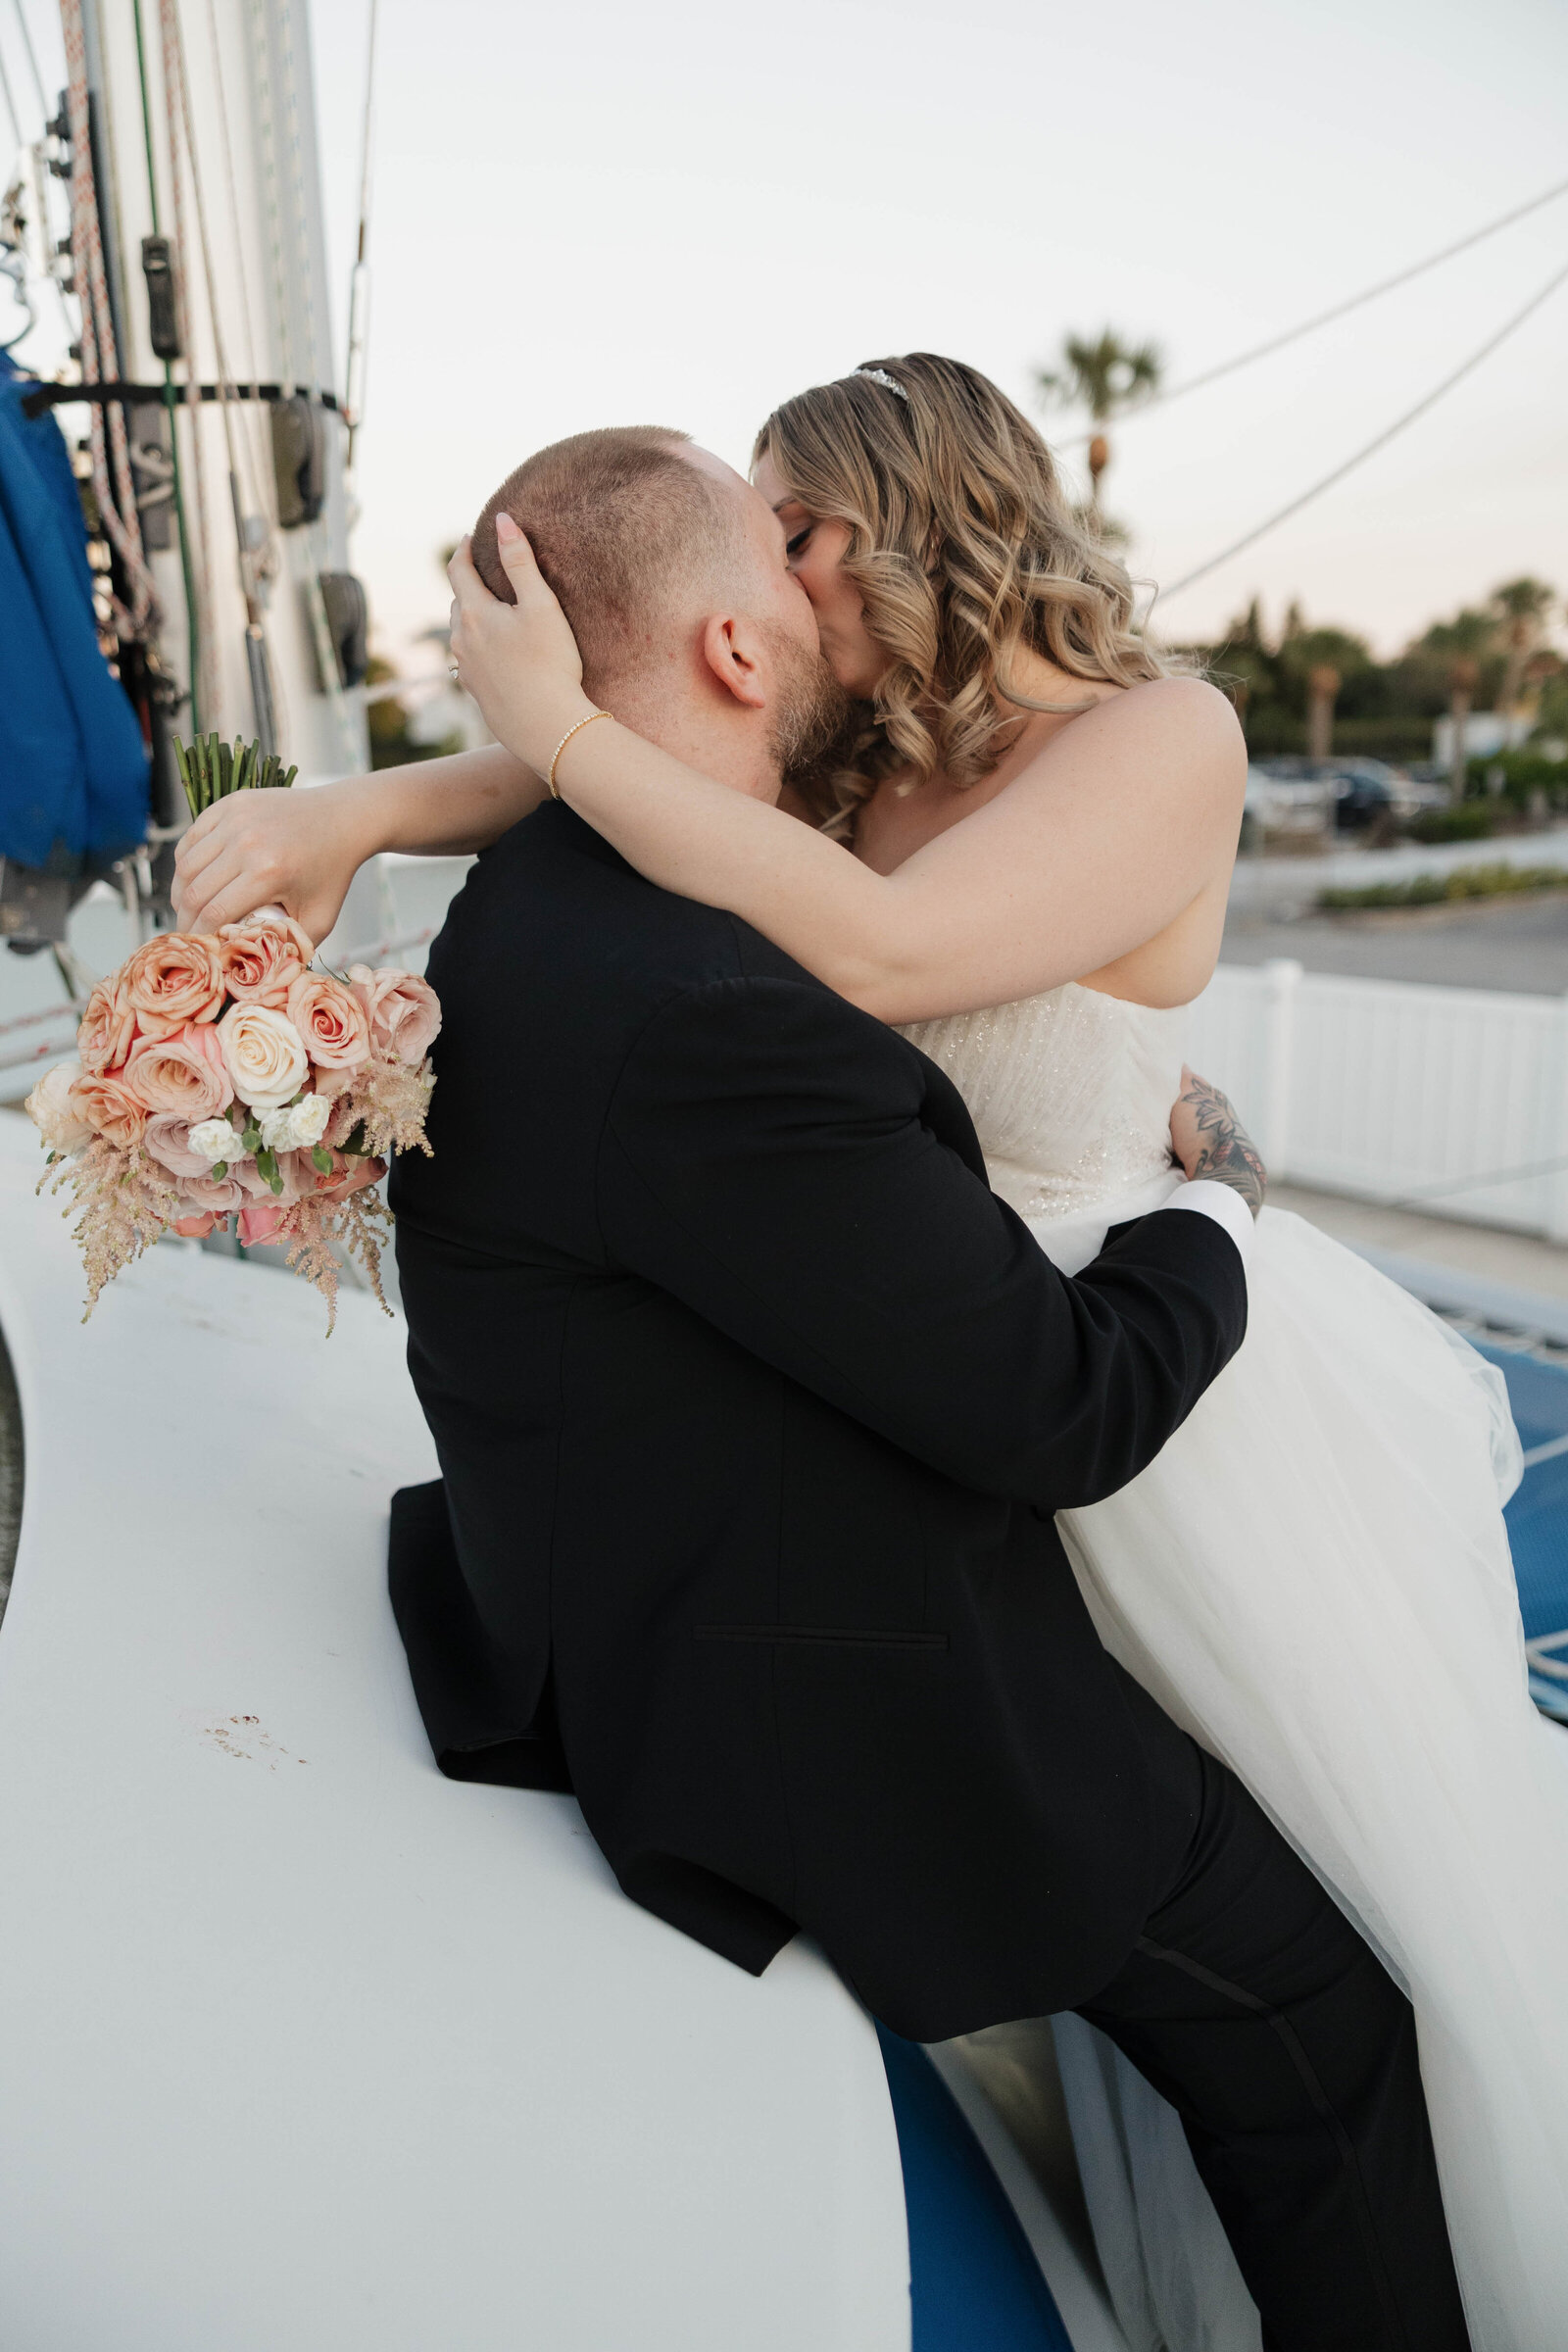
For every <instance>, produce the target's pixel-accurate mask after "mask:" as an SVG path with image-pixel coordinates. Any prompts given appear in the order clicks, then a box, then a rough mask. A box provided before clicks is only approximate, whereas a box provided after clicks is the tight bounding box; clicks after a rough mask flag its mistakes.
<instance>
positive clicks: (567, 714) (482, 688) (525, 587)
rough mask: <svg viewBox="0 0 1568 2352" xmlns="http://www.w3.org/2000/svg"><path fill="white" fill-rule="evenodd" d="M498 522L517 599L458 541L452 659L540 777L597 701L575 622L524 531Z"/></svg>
mask: <svg viewBox="0 0 1568 2352" xmlns="http://www.w3.org/2000/svg"><path fill="white" fill-rule="evenodd" d="M495 527H496V556H497V559H498V561H499V563H500V564H501V568H502V570H503V571H504V572H505V573H506V576H507V580H508V583H509V584H510V586H511V589H512V593H513V597H514V599H515V601H514V602H513V603H512V604H505V603H503V601H502V599H501V598H500V597H498V596H493V595H492V594H491V592H490V590H489V589H488V588H487V587H486V586H485V583H484V581H483V580H482V579H481V577H480V576H479V572H478V569H477V567H476V565H475V564H474V561H473V542H472V539H471V538H468V539H465V540H463V541H461V542H460V544H459V546H458V547H457V548H456V549H455V550H454V552H453V557H452V561H451V563H450V564H448V565H447V577H448V579H449V580H450V581H451V582H452V662H453V667H454V670H455V672H456V674H457V676H458V678H459V680H460V682H461V683H462V685H463V686H464V687H465V688H466V691H467V692H468V693H469V694H471V695H472V697H473V699H474V701H475V702H476V703H477V704H478V706H479V709H480V711H482V712H483V713H484V719H485V724H486V725H487V726H488V727H489V729H490V732H491V734H492V735H493V736H494V737H495V739H496V741H497V742H498V743H500V744H503V745H505V747H506V749H507V750H508V751H509V752H511V753H512V754H513V755H514V757H515V758H516V759H518V760H522V761H523V763H524V764H525V765H526V766H528V767H531V768H532V769H533V771H534V773H535V774H536V775H540V776H543V775H546V774H548V772H549V768H550V761H551V760H552V758H553V756H554V754H555V750H556V746H557V744H558V743H559V742H560V741H561V738H562V736H563V735H564V733H565V731H566V729H567V728H568V727H570V726H572V725H574V724H575V722H576V721H577V720H578V719H579V718H582V717H585V716H586V715H587V714H588V712H589V711H592V710H593V708H594V706H593V704H592V703H590V702H589V700H588V698H587V696H586V695H585V694H584V692H583V685H582V657H581V656H580V655H579V653H578V651H577V640H576V638H575V637H574V636H573V635H572V633H571V623H570V622H569V621H568V620H567V618H566V615H565V613H564V612H563V611H562V609H561V605H560V602H559V600H558V599H557V597H556V594H555V591H554V590H553V589H552V588H551V586H550V583H549V582H548V580H546V578H545V576H544V574H543V572H541V570H540V569H539V566H538V564H537V563H536V562H535V561H534V553H533V549H532V548H531V547H530V546H529V544H528V541H527V538H526V537H525V535H524V534H523V532H522V531H520V530H519V529H518V527H517V525H516V524H515V522H514V521H513V519H512V516H511V515H508V514H506V513H505V512H503V513H501V514H499V515H497V516H496V526H495Z"/></svg>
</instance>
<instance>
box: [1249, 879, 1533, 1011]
mask: <svg viewBox="0 0 1568 2352" xmlns="http://www.w3.org/2000/svg"><path fill="white" fill-rule="evenodd" d="M1220 955H1221V958H1222V960H1223V961H1224V962H1226V963H1266V962H1267V961H1268V959H1269V958H1270V956H1295V957H1296V958H1297V960H1298V961H1299V962H1300V963H1304V964H1305V966H1306V968H1307V970H1308V971H1309V972H1344V973H1347V974H1349V975H1350V976H1352V977H1353V978H1356V979H1360V980H1420V981H1426V982H1431V983H1433V984H1435V985H1437V986H1439V987H1446V988H1499V989H1508V990H1513V991H1517V992H1519V993H1521V994H1523V995H1526V996H1540V997H1555V996H1562V995H1564V994H1568V891H1551V892H1548V893H1547V894H1545V895H1544V896H1543V897H1541V898H1529V899H1479V900H1473V901H1471V902H1470V903H1469V904H1468V905H1459V906H1455V907H1412V908H1410V909H1409V911H1408V912H1392V911H1391V912H1388V913H1380V914H1337V915H1325V914H1317V915H1303V916H1302V917H1301V918H1300V919H1299V921H1297V922H1270V921H1267V920H1264V919H1260V918H1259V917H1257V916H1251V915H1247V914H1243V913H1240V912H1238V911H1236V910H1235V909H1234V908H1233V911H1232V914H1231V918H1230V920H1229V922H1228V923H1227V924H1226V926H1225V945H1224V947H1223V948H1222V949H1221V951H1220Z"/></svg>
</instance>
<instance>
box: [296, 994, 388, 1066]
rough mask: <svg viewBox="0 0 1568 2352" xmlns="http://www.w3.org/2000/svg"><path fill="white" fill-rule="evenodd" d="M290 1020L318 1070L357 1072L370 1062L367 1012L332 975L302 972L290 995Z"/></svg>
mask: <svg viewBox="0 0 1568 2352" xmlns="http://www.w3.org/2000/svg"><path fill="white" fill-rule="evenodd" d="M288 1017H289V1019H290V1020H291V1021H292V1022H293V1024H294V1026H295V1028H296V1029H297V1030H298V1031H299V1033H300V1036H301V1038H302V1039H303V1040H304V1043H305V1051H306V1053H307V1054H309V1055H310V1057H311V1059H312V1061H313V1062H314V1063H315V1064H316V1067H317V1068H318V1069H319V1070H323V1071H329V1072H333V1073H336V1072H341V1071H345V1070H357V1069H358V1068H359V1066H360V1064H361V1062H362V1061H368V1059H369V1054H370V1025H369V1022H368V1020H367V1019H366V1016H365V1008H364V1006H363V1005H361V1003H360V1001H359V999H358V998H357V997H356V996H355V995H354V994H353V993H352V991H351V990H349V989H346V988H345V987H344V986H343V983H342V982H341V980H334V979H332V977H331V976H330V974H329V973H326V972H301V974H300V976H299V978H298V979H297V980H296V981H295V983H294V985H293V987H292V988H291V989H290V990H289V992H288Z"/></svg>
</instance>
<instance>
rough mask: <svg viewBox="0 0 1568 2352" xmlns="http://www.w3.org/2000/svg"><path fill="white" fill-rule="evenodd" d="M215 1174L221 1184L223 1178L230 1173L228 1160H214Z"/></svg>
mask: <svg viewBox="0 0 1568 2352" xmlns="http://www.w3.org/2000/svg"><path fill="white" fill-rule="evenodd" d="M213 1174H214V1175H215V1176H216V1177H217V1178H218V1181H219V1183H220V1184H221V1183H222V1181H223V1178H224V1177H225V1176H226V1175H227V1174H228V1162H227V1160H226V1159H215V1160H214V1162H213Z"/></svg>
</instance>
